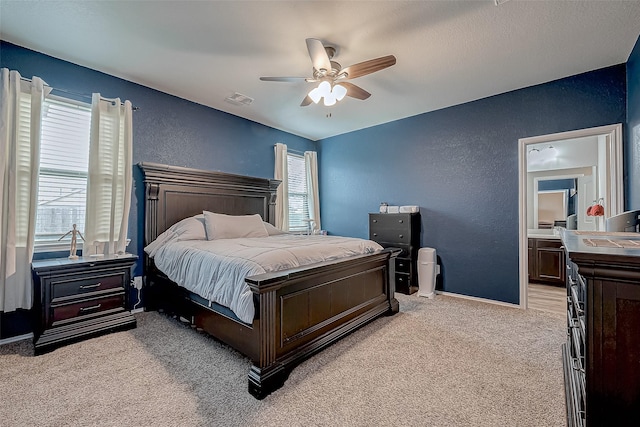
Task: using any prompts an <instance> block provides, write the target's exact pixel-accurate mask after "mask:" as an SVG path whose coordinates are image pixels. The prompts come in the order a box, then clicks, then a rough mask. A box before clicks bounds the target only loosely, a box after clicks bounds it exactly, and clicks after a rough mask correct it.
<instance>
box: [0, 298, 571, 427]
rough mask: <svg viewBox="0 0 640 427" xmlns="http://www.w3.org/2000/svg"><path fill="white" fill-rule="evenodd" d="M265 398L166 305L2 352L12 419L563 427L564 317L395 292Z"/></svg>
mask: <svg viewBox="0 0 640 427" xmlns="http://www.w3.org/2000/svg"><path fill="white" fill-rule="evenodd" d="M398 299H399V300H400V304H401V305H400V306H401V312H400V313H399V314H397V315H396V316H393V317H385V318H381V319H378V320H376V321H374V322H372V323H370V324H369V325H367V326H365V327H364V328H362V329H360V330H358V331H356V332H355V333H353V334H351V335H350V336H348V337H346V338H345V339H343V340H342V341H340V342H338V343H336V344H335V345H333V346H332V347H330V348H328V349H326V350H325V351H323V352H321V353H319V354H317V355H316V356H314V357H313V358H311V359H309V360H308V361H306V362H304V363H303V364H302V365H300V366H298V367H297V368H296V369H294V370H293V372H292V374H291V376H290V377H289V379H288V380H287V382H286V383H285V385H284V387H283V388H281V389H280V390H278V391H277V392H275V393H273V394H271V395H270V396H268V397H267V398H266V399H264V400H262V401H258V400H255V399H254V398H253V397H251V395H249V394H248V392H247V373H248V369H249V365H250V364H249V362H248V360H246V359H245V358H243V357H242V356H240V355H239V354H238V353H236V352H234V351H232V350H230V349H229V348H227V347H225V346H223V345H221V344H219V343H217V342H216V341H214V340H213V339H211V338H209V337H207V336H205V335H203V334H201V333H199V332H197V331H195V330H193V329H191V328H190V327H188V326H184V325H182V324H180V323H179V322H177V321H176V320H174V319H170V318H168V317H165V316H163V315H161V314H159V313H156V312H151V313H140V314H138V315H137V318H138V328H136V329H134V330H131V331H125V332H118V333H113V334H109V335H105V336H102V337H99V338H95V339H91V340H87V341H83V342H80V343H76V344H72V345H68V346H65V347H62V348H60V349H58V350H55V351H54V352H52V353H48V354H45V355H42V356H38V357H33V356H32V354H33V346H32V344H31V343H30V342H28V341H22V342H18V343H13V344H8V345H5V346H1V347H0V387H1V396H0V425H2V426H492V427H493V426H563V425H565V415H564V389H563V383H562V365H561V358H560V345H561V343H562V342H563V340H564V338H565V333H566V331H565V329H564V327H565V320H564V317H563V316H560V315H554V314H550V313H544V312H540V311H534V310H529V311H522V310H518V309H513V308H507V307H501V306H497V305H491V304H484V303H479V302H475V301H469V300H463V299H457V298H452V297H445V296H438V297H436V298H435V299H434V300H428V299H424V298H420V297H417V296H405V295H398Z"/></svg>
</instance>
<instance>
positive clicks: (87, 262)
mask: <svg viewBox="0 0 640 427" xmlns="http://www.w3.org/2000/svg"><path fill="white" fill-rule="evenodd" d="M137 259H138V257H137V256H133V255H130V256H106V257H104V258H79V259H76V260H70V259H66V258H60V259H50V260H41V261H34V262H33V263H32V264H31V270H32V273H33V283H34V305H33V314H34V334H33V335H34V336H33V343H34V348H35V353H36V354H41V353H45V352H47V351H50V350H53V349H55V348H57V347H59V346H61V345H64V344H67V343H69V342H73V341H79V340H81V339H84V338H88V337H91V336H95V335H98V334H101V333H105V332H110V331H114V330H121V329H129V328H134V327H135V326H136V319H135V317H133V315H132V314H131V312H130V311H129V310H128V309H127V306H128V298H127V293H128V290H129V283H130V281H131V267H132V266H133V265H134V264H135V262H136V260H137Z"/></svg>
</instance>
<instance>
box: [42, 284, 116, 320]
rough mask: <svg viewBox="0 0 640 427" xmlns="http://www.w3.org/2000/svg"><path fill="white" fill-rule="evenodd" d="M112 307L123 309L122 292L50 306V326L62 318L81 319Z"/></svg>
mask: <svg viewBox="0 0 640 427" xmlns="http://www.w3.org/2000/svg"><path fill="white" fill-rule="evenodd" d="M114 308H121V309H122V310H124V292H123V293H120V294H116V295H111V296H108V297H104V298H93V299H89V300H84V301H80V302H76V303H74V304H64V305H58V306H52V307H51V311H52V313H51V314H52V316H51V319H52V326H55V325H56V323H58V322H60V321H63V320H68V319H73V318H78V320H82V319H83V318H84V317H85V316H89V315H92V314H96V313H101V312H103V311H107V310H113V309H114Z"/></svg>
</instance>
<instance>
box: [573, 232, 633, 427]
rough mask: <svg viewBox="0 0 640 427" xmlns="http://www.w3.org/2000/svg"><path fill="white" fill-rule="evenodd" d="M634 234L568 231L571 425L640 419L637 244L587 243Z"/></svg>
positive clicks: (625, 422) (623, 423) (624, 423)
mask: <svg viewBox="0 0 640 427" xmlns="http://www.w3.org/2000/svg"><path fill="white" fill-rule="evenodd" d="M584 239H591V241H592V242H596V244H602V245H614V244H612V243H608V242H606V240H607V239H610V240H611V241H613V242H618V244H620V243H622V241H623V240H626V239H633V240H634V241H638V242H639V243H640V235H638V236H637V237H631V238H629V237H626V236H625V237H622V236H606V235H604V234H593V235H585V234H577V233H576V232H575V231H565V232H563V234H562V240H563V243H564V246H565V251H566V253H567V261H568V262H567V342H566V343H565V344H563V346H562V358H563V366H564V381H565V393H566V404H567V405H566V406H567V424H568V425H569V426H608V425H611V426H613V425H615V426H627V425H629V426H631V425H633V426H636V425H638V422H639V420H640V249H626V248H612V247H592V246H589V245H588V244H586V242H585V240H584Z"/></svg>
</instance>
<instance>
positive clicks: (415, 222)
mask: <svg viewBox="0 0 640 427" xmlns="http://www.w3.org/2000/svg"><path fill="white" fill-rule="evenodd" d="M420 224H421V221H420V213H419V212H416V213H397V214H395V213H394V214H390V213H387V214H379V213H370V214H369V239H370V240H373V241H374V242H377V243H379V244H380V245H381V246H383V247H385V248H389V247H394V248H399V249H401V250H402V252H401V253H400V254H399V255H398V257H397V258H396V277H395V279H396V292H401V293H404V294H412V293H414V292H416V291H417V290H418V269H417V259H418V249H420Z"/></svg>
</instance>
